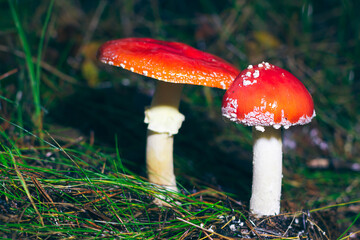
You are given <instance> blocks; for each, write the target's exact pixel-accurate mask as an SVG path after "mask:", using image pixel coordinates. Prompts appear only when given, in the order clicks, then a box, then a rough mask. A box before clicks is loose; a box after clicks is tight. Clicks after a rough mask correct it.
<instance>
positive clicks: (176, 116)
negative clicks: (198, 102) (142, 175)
mask: <svg viewBox="0 0 360 240" xmlns="http://www.w3.org/2000/svg"><path fill="white" fill-rule="evenodd" d="M182 88H183V85H182V84H174V83H166V82H162V81H159V82H158V83H157V86H156V90H155V94H154V97H153V100H152V102H151V106H150V107H149V108H148V109H147V110H146V111H145V123H148V124H149V125H148V133H147V143H146V167H147V172H148V178H149V181H150V182H152V183H155V184H158V185H161V186H163V187H165V188H167V189H169V190H172V191H177V187H176V180H175V174H174V161H173V143H174V138H173V135H174V134H176V133H178V131H179V129H180V127H181V124H182V122H183V121H184V119H185V118H184V115H182V114H181V113H180V112H179V110H178V109H179V103H180V96H181V91H182Z"/></svg>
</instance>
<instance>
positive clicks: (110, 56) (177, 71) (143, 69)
mask: <svg viewBox="0 0 360 240" xmlns="http://www.w3.org/2000/svg"><path fill="white" fill-rule="evenodd" d="M97 57H98V59H99V60H100V61H101V62H103V63H106V64H110V65H114V66H118V67H122V68H124V69H127V70H130V71H132V72H135V73H138V74H141V75H144V76H148V77H152V78H155V79H158V80H162V81H165V82H171V83H184V84H194V85H203V86H209V87H217V88H222V89H227V88H228V87H229V86H230V85H231V83H232V82H233V80H234V79H235V77H236V76H237V75H238V74H239V73H240V70H238V69H237V68H236V67H234V66H233V65H231V64H230V63H228V62H226V61H225V60H223V59H221V58H219V57H217V56H214V55H212V54H209V53H206V52H202V51H200V50H197V49H195V48H193V47H190V46H188V45H186V44H184V43H178V42H166V41H161V40H156V39H151V38H125V39H118V40H112V41H108V42H106V43H104V44H103V45H102V46H101V47H100V48H99V50H98V55H97Z"/></svg>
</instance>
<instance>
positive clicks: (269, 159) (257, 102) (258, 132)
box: [222, 62, 315, 217]
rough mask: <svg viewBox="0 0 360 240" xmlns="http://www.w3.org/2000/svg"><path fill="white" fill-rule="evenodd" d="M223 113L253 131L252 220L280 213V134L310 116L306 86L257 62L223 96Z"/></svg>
mask: <svg viewBox="0 0 360 240" xmlns="http://www.w3.org/2000/svg"><path fill="white" fill-rule="evenodd" d="M222 114H223V116H224V117H226V118H229V119H230V120H231V121H234V122H237V123H242V124H244V125H247V126H253V131H252V132H253V184H252V195H251V199H250V210H251V211H252V212H253V213H254V214H255V215H256V216H259V217H260V216H268V215H276V214H279V212H280V196H281V181H282V140H281V129H280V127H281V126H283V127H284V128H285V129H287V128H289V127H290V126H293V125H298V124H299V125H303V124H307V123H309V122H310V121H311V119H312V118H313V117H314V116H315V110H314V103H313V100H312V98H311V95H310V93H309V92H308V91H307V89H306V88H305V86H304V85H303V84H302V83H301V82H300V81H299V80H298V79H297V78H296V77H294V75H292V74H291V73H289V72H288V71H286V70H284V69H281V68H279V67H277V66H274V65H272V64H269V63H267V62H262V63H260V64H258V65H256V66H252V65H250V66H249V67H248V68H247V69H245V70H243V71H242V72H241V73H240V74H239V76H238V77H237V78H236V79H235V80H234V82H233V84H232V85H231V86H230V88H229V89H228V90H227V91H226V93H225V95H224V98H223V103H222Z"/></svg>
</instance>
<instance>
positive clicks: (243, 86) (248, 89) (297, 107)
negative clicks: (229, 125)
mask: <svg viewBox="0 0 360 240" xmlns="http://www.w3.org/2000/svg"><path fill="white" fill-rule="evenodd" d="M222 114H223V116H225V117H227V118H229V119H230V120H232V121H235V122H238V123H242V124H244V125H248V126H274V127H275V128H279V127H280V126H284V127H285V128H288V127H290V126H292V125H296V124H301V125H302V124H307V123H309V122H310V121H311V119H312V118H313V117H314V116H315V110H314V103H313V100H312V98H311V95H310V93H309V92H308V91H307V89H306V88H305V86H304V85H303V84H302V83H301V82H300V81H299V80H298V79H297V78H296V77H295V76H294V75H292V74H291V73H289V72H288V71H286V70H284V69H282V68H279V67H277V66H274V65H272V64H269V63H267V62H262V63H260V64H258V65H256V66H252V65H250V66H249V67H248V68H247V69H245V70H243V71H241V73H240V74H239V76H238V77H237V78H236V79H235V80H234V82H233V84H232V85H231V86H230V88H229V89H228V90H227V91H226V93H225V95H224V98H223V102H222Z"/></svg>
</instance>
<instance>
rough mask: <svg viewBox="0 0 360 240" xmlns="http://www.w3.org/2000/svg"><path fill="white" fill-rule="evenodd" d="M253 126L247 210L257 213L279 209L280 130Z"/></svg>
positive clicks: (276, 211) (271, 212)
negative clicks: (250, 192)
mask: <svg viewBox="0 0 360 240" xmlns="http://www.w3.org/2000/svg"><path fill="white" fill-rule="evenodd" d="M263 130H265V131H259V130H256V129H255V128H253V131H252V132H253V185H252V195H251V199H250V210H251V212H252V213H253V214H255V215H256V216H258V217H261V216H269V215H276V214H279V213H280V196H281V180H282V141H281V130H280V129H274V128H273V127H265V128H264V129H263Z"/></svg>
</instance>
